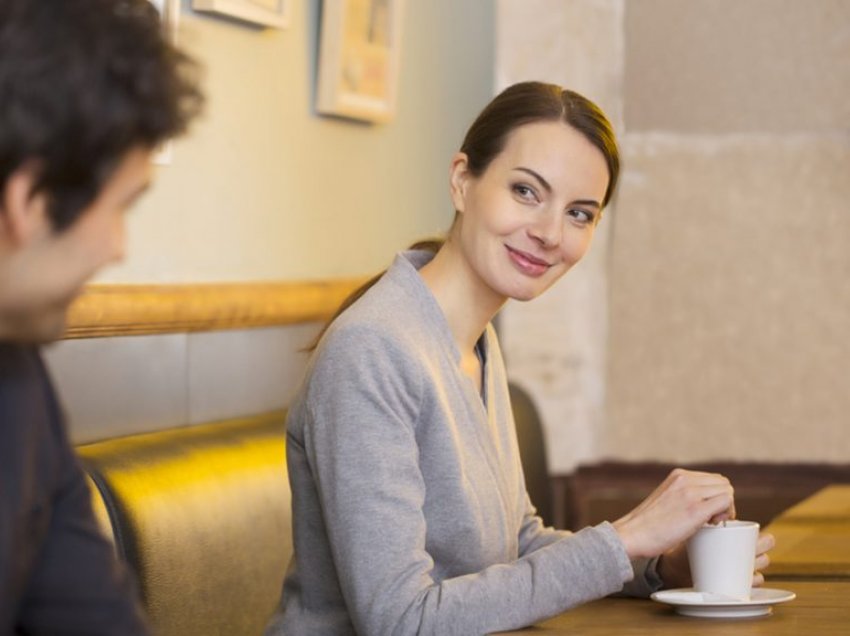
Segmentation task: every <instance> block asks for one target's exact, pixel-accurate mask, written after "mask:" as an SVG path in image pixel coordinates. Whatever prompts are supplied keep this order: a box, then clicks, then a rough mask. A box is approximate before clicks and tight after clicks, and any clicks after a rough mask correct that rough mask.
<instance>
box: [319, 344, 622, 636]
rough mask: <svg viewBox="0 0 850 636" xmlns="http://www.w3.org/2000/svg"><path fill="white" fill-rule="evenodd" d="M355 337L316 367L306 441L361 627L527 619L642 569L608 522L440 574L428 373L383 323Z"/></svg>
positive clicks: (440, 628) (394, 629)
mask: <svg viewBox="0 0 850 636" xmlns="http://www.w3.org/2000/svg"><path fill="white" fill-rule="evenodd" d="M345 337H346V338H347V340H348V342H356V343H357V346H356V347H350V346H344V347H339V348H338V350H336V351H335V352H334V353H333V355H328V356H326V360H325V361H324V363H323V364H321V365H318V366H317V367H316V368H315V369H314V374H313V380H315V382H313V383H311V384H312V386H314V387H317V389H316V390H315V391H312V392H311V393H310V394H308V397H307V405H306V406H307V408H306V417H307V420H308V421H307V422H305V426H304V447H305V452H306V455H307V458H308V462H309V464H310V468H311V471H312V473H313V476H314V479H315V482H316V489H317V492H318V495H319V498H320V505H321V508H322V512H323V518H324V523H325V525H326V531H327V533H328V539H329V543H330V545H331V551H332V557H333V563H334V566H335V568H336V571H337V576H338V582H339V585H340V589H341V592H342V594H343V596H344V598H345V602H346V606H347V608H348V610H349V613H350V616H351V620H352V622H353V623H354V626H355V629H356V630H357V632H358V633H362V634H413V633H416V634H422V635H426V634H439V635H450V634H463V635H471V634H486V633H489V632H492V631H501V630H508V629H516V628H520V627H523V626H525V625H528V624H530V623H533V622H535V621H537V620H540V619H542V618H545V617H549V616H552V615H554V614H557V613H559V612H561V611H564V610H566V609H568V608H570V607H572V606H574V605H578V604H580V603H583V602H586V601H589V600H592V599H595V598H599V597H602V596H605V595H607V594H611V593H613V592H616V591H618V590H620V589H621V588H622V586H623V583H624V582H625V581H627V580H629V579H630V578H631V577H632V576H633V572H632V567H631V565H630V563H629V561H628V559H627V557H626V555H625V551H624V549H623V546H622V543H621V542H620V540H619V538H618V537H617V534H616V532H615V531H614V529H613V528H612V527H611V526H610V524H607V523H603V524H601V525H599V526H597V527H595V528H588V529H585V530H583V531H581V532H578V533H576V534H574V535H565V536H558V537H557V540H555V541H553V542H551V543H548V545H543V542H539V545H537V549H534V550H531V551H528V553H527V554H524V555H522V556H520V557H519V558H518V559H516V560H515V561H513V562H510V563H498V564H494V565H492V566H490V567H487V568H485V569H483V570H482V571H479V572H472V573H469V574H466V575H463V576H458V577H454V578H448V579H444V580H441V581H437V580H435V579H434V578H433V576H432V571H433V568H434V561H433V559H432V557H431V555H429V553H428V552H427V550H426V547H425V539H426V528H427V519H426V518H425V516H424V514H423V505H424V501H425V492H426V484H425V482H424V479H423V475H422V472H421V470H420V466H419V449H418V446H417V440H416V433H415V422H416V417H417V409H418V406H419V400H420V395H421V386H422V377H420V376H419V374H418V372H417V369H416V364H415V362H414V361H412V360H411V359H410V358H409V357H408V356H406V355H405V352H404V351H403V348H401V347H398V346H397V345H396V344H395V343H393V342H391V341H389V340H388V339H387V338H385V337H382V335H381V334H378V333H375V331H364V332H358V333H346V334H345ZM341 371H342V372H341ZM552 538H556V537H555V535H552Z"/></svg>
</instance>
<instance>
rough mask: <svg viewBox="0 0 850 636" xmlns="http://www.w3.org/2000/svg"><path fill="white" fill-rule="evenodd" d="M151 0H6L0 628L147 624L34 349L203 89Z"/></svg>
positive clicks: (0, 78) (0, 183) (116, 253)
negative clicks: (98, 517) (103, 530)
mask: <svg viewBox="0 0 850 636" xmlns="http://www.w3.org/2000/svg"><path fill="white" fill-rule="evenodd" d="M194 68H195V67H194V65H193V63H192V62H191V60H189V59H188V58H187V57H186V56H185V55H184V54H183V53H181V52H179V51H178V50H176V49H175V48H174V47H173V46H171V45H170V44H169V43H168V42H167V41H166V39H165V38H164V37H163V35H162V30H161V28H160V23H159V17H158V14H157V12H156V9H155V8H153V6H152V5H151V4H150V3H149V2H148V1H147V0H0V636H5V635H6V634H51V635H56V634H80V635H82V634H85V635H86V636H94V635H99V634H122V635H124V634H129V635H135V634H146V633H147V628H146V626H145V623H144V619H143V617H142V614H141V611H140V609H139V604H138V600H137V597H136V590H135V588H134V586H133V583H132V582H131V580H130V578H129V576H128V573H127V572H126V571H125V570H124V568H123V566H121V565H120V564H119V563H117V562H116V560H115V557H114V554H113V550H112V547H111V546H110V544H109V543H108V542H107V541H106V540H105V539H104V538H102V537H101V535H100V534H99V532H98V529H97V524H96V521H95V518H94V516H93V514H92V510H91V504H90V499H89V497H90V495H89V491H88V489H87V485H86V483H85V481H84V476H83V473H82V471H81V469H80V467H79V465H78V463H77V461H76V459H75V457H74V455H73V451H72V449H71V447H70V445H69V442H68V440H67V437H66V433H65V430H64V423H63V420H62V415H61V412H60V408H59V405H58V403H57V400H56V397H55V395H54V393H53V389H52V387H51V385H50V381H49V379H48V377H47V373H46V371H45V367H44V364H43V363H42V361H41V358H40V357H39V354H38V349H37V345H38V344H39V343H43V342H47V341H50V340H52V339H55V338H57V337H58V336H60V335H61V333H62V331H63V328H64V325H65V314H66V311H67V308H68V306H69V304H70V303H71V301H72V300H73V299H74V297H75V296H76V295H77V294H79V292H80V290H81V289H82V286H83V284H84V283H85V282H86V280H88V279H89V278H90V277H91V276H92V275H93V274H94V273H95V272H96V271H97V270H98V269H99V268H100V267H102V266H103V265H106V264H107V263H110V262H112V261H115V260H118V259H120V258H121V257H122V256H123V250H124V214H125V211H126V210H127V209H128V208H130V207H131V206H132V204H133V203H134V202H135V200H136V199H137V198H138V197H139V195H140V194H141V193H142V192H143V191H144V189H145V188H146V187H147V186H148V183H149V181H150V179H151V154H152V152H153V150H154V148H156V147H157V146H158V145H159V144H160V143H162V142H163V141H164V140H165V139H168V138H170V137H172V136H174V135H177V134H180V133H182V132H183V131H184V130H185V128H186V127H187V125H188V123H189V121H190V120H191V119H192V118H193V117H194V116H195V114H196V113H197V112H198V110H199V108H200V105H201V101H202V100H201V96H200V93H199V91H198V88H197V86H196V83H195V81H194V79H193V77H192V76H193V73H194Z"/></svg>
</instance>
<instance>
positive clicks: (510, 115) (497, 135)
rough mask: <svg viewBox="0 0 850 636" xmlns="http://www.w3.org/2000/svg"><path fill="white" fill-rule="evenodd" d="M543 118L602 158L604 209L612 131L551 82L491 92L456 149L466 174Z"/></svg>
mask: <svg viewBox="0 0 850 636" xmlns="http://www.w3.org/2000/svg"><path fill="white" fill-rule="evenodd" d="M545 121H562V122H564V123H565V124H567V125H569V126H571V127H572V128H574V129H575V130H577V131H579V132H580V133H582V134H583V135H584V136H585V138H586V139H587V140H588V141H589V142H590V143H592V144H593V145H594V146H596V147H597V148H598V149H599V150H600V152H601V153H602V155H603V156H604V157H605V163H606V164H607V166H608V176H609V180H608V188H607V189H606V191H605V197H604V198H603V200H602V207H603V208H604V207H605V206H606V205H607V204H608V202H609V201H610V200H611V196H612V195H613V193H614V189H615V188H616V186H617V179H618V177H619V175H620V154H619V150H618V149H617V141H616V137H615V136H614V130H613V128H612V126H611V123H610V122H609V121H608V118H607V117H605V114H604V113H603V112H602V111H601V110H600V109H599V107H598V106H597V105H596V104H594V103H593V102H591V101H590V100H589V99H587V98H586V97H583V96H581V95H579V94H578V93H576V92H573V91H570V90H567V89H564V88H561V87H560V86H557V85H556V84H547V83H544V82H520V83H519V84H514V85H512V86H509V87H508V88H506V89H505V90H503V91H502V92H501V93H499V94H498V95H496V97H494V98H493V100H492V101H491V102H490V103H489V104H488V105H487V106H486V107H485V108H484V110H482V111H481V113H480V114H479V115H478V117H476V119H475V121H473V122H472V125H471V126H470V127H469V130H468V131H467V133H466V137H464V140H463V144H462V145H461V147H460V151H461V152H463V153H465V154H466V156H467V161H468V166H469V170H470V172H471V173H472V175H473V176H474V177H480V176H481V175H482V174H484V172H485V171H486V170H487V167H488V166H489V165H490V163H491V162H492V161H493V159H495V158H496V156H498V154H499V153H500V152H502V149H503V148H504V147H505V143H506V142H507V138H508V136H509V135H510V133H512V132H513V131H514V130H516V129H517V128H519V127H520V126H524V125H525V124H531V123H535V122H545ZM442 245H443V240H441V239H427V240H424V241H419V242H417V243H414V244H413V245H411V246H410V248H409V249H414V250H415V249H418V250H428V251H432V252H434V253H436V252H437V251H438V250H439V249H440V247H442ZM385 271H386V270H384V271H383V272H381V273H379V274H377V275H375V276H373V277H372V278H370V279H369V280H368V281H366V282H365V283H364V284H363V285H362V286H360V287H359V288H357V289H356V290H354V291H353V292H352V293H351V295H349V296H348V297H347V298H346V299H345V300H344V301H343V302H342V304H341V305H340V307H339V309H337V310H336V313H334V315H333V317H332V318H331V319H330V320H329V321H328V322H327V324H326V325H325V326H324V327H323V328H322V331H321V332H320V333H319V335H318V336H317V337H316V339H315V340H314V341H313V342H312V343H311V344H310V345H309V346H308V347H307V348H306V350H307V351H312V350H313V349H315V348H316V346H317V345H318V343H319V340H321V338H322V336H323V335H324V333H325V331H327V329H328V327H329V326H330V324H331V323H332V322H333V321H334V320H336V318H337V317H338V316H339V315H340V314H341V313H342V312H344V311H345V310H346V309H348V308H349V307H350V306H351V305H353V304H354V303H355V302H356V301H357V300H358V299H359V298H360V297H361V296H362V295H363V294H365V293H366V292H367V291H368V290H369V288H370V287H372V285H374V284H375V283H376V282H378V280H380V278H381V277H382V276H383V275H384V273H385Z"/></svg>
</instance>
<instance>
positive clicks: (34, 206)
mask: <svg viewBox="0 0 850 636" xmlns="http://www.w3.org/2000/svg"><path fill="white" fill-rule="evenodd" d="M37 178H38V166H37V164H36V163H35V162H33V161H30V162H27V163H24V164H23V165H21V166H19V167H18V168H17V169H16V170H15V171H14V172H13V173H12V174H11V175H9V178H8V179H6V184H5V186H4V188H3V191H2V193H0V194H2V198H0V235H2V236H3V237H5V239H6V241H7V242H9V243H11V244H12V245H14V246H17V247H20V246H23V245H26V244H28V243H29V242H30V241H31V240H32V239H33V238H34V237H35V236H37V235H40V234H43V233H44V232H45V230H47V231H49V230H50V220H49V219H48V218H47V197H46V195H45V194H44V193H43V192H38V193H33V191H34V189H35V184H36V180H37Z"/></svg>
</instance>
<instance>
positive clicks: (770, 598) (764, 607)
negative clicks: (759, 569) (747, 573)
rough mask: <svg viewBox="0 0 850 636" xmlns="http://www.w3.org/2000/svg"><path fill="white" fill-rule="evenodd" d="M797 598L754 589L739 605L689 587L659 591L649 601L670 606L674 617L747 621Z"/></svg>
mask: <svg viewBox="0 0 850 636" xmlns="http://www.w3.org/2000/svg"><path fill="white" fill-rule="evenodd" d="M796 597H797V595H796V594H794V592H789V591H787V590H771V589H769V588H764V587H754V588H753V591H752V593H751V594H750V600H749V601H738V600H734V599H731V598H729V597H726V596H720V595H717V594H705V593H702V592H696V591H694V589H693V588H692V587H683V588H680V589H677V590H662V591H660V592H656V593H655V594H653V595H652V596H651V597H650V598H652V600H653V601H658V602H659V603H666V604H667V605H672V606H673V608H674V609H675V610H676V612H677V613H679V614H682V615H684V616H697V617H699V618H747V617H750V616H765V615H766V614H770V612H771V611H772V608H771V606H772V605H775V604H776V603H785V602H787V601H792V600H794V599H795V598H796Z"/></svg>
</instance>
